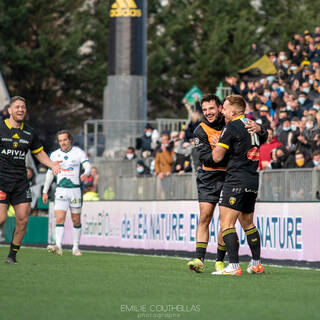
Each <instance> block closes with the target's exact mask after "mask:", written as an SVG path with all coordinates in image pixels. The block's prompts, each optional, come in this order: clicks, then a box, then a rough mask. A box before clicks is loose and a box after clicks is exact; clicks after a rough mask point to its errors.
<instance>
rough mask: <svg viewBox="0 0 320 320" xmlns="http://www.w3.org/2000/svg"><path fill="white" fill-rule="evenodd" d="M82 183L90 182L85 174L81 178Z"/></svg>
mask: <svg viewBox="0 0 320 320" xmlns="http://www.w3.org/2000/svg"><path fill="white" fill-rule="evenodd" d="M80 181H81V182H82V183H87V182H88V176H87V175H86V174H85V173H83V174H82V175H81V176H80Z"/></svg>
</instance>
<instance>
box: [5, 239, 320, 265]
mask: <svg viewBox="0 0 320 320" xmlns="http://www.w3.org/2000/svg"><path fill="white" fill-rule="evenodd" d="M8 246H9V245H6V244H0V247H8ZM25 249H39V250H46V248H42V247H31V246H28V247H23V250H25ZM63 250H64V251H72V249H63ZM81 251H82V252H86V253H100V254H117V255H124V256H139V257H151V258H169V259H179V260H187V259H188V258H187V257H177V256H166V255H156V254H140V253H128V252H114V251H101V250H81ZM189 259H190V258H189ZM206 261H209V262H215V261H216V260H211V259H206ZM240 263H241V262H240ZM264 265H265V266H269V267H275V268H290V269H298V270H314V271H320V269H316V268H310V267H298V266H280V265H277V264H269V263H264Z"/></svg>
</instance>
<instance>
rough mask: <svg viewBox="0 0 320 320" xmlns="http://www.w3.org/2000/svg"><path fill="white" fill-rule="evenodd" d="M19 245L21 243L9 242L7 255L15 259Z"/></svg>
mask: <svg viewBox="0 0 320 320" xmlns="http://www.w3.org/2000/svg"><path fill="white" fill-rule="evenodd" d="M20 246H21V244H15V243H13V242H11V244H10V251H9V254H8V257H9V258H13V259H15V258H16V255H17V253H18V251H19V249H20Z"/></svg>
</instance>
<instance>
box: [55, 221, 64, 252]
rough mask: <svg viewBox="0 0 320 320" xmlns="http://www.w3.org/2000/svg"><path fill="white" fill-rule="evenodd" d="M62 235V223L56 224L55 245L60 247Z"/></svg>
mask: <svg viewBox="0 0 320 320" xmlns="http://www.w3.org/2000/svg"><path fill="white" fill-rule="evenodd" d="M63 235H64V224H56V245H57V247H58V249H62V240H63Z"/></svg>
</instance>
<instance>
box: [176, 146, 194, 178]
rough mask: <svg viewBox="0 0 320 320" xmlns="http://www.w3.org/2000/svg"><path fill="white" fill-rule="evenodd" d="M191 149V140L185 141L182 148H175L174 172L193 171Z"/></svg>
mask: <svg viewBox="0 0 320 320" xmlns="http://www.w3.org/2000/svg"><path fill="white" fill-rule="evenodd" d="M191 151H192V146H191V144H190V143H189V142H183V143H182V145H181V148H179V149H177V150H176V148H175V153H174V163H173V166H172V173H178V174H183V173H185V172H191V171H192V166H191Z"/></svg>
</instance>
